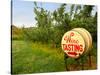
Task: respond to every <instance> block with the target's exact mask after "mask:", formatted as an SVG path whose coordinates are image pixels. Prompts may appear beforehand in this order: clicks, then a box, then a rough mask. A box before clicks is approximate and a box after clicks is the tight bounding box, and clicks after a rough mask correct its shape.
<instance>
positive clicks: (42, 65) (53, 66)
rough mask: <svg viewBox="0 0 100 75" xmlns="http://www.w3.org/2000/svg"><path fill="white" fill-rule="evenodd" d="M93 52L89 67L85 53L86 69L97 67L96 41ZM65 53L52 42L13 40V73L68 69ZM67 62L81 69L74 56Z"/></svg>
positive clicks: (70, 66) (69, 65)
mask: <svg viewBox="0 0 100 75" xmlns="http://www.w3.org/2000/svg"><path fill="white" fill-rule="evenodd" d="M91 53H92V58H91V60H92V61H91V62H92V63H91V64H92V66H91V67H89V63H88V56H87V55H85V56H84V70H92V69H96V68H97V56H96V55H97V54H96V53H97V48H96V43H94V44H93V49H92V50H91ZM63 54H64V53H63V51H62V50H61V49H60V48H52V46H51V45H50V44H43V43H37V42H35V43H33V42H29V41H21V40H12V73H13V74H25V73H42V72H59V71H66V67H65V61H64V55H63ZM80 60H81V59H80ZM80 60H79V61H80ZM67 64H68V65H67V67H68V68H70V70H71V71H75V70H81V66H80V65H79V64H81V62H80V63H77V62H76V61H75V60H74V59H72V58H69V59H68V60H67ZM77 65H79V66H77ZM75 66H77V67H75Z"/></svg>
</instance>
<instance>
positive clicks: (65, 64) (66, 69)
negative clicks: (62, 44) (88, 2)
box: [64, 53, 69, 71]
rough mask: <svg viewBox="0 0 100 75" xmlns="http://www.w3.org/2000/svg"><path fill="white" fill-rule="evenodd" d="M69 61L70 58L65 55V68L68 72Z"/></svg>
mask: <svg viewBox="0 0 100 75" xmlns="http://www.w3.org/2000/svg"><path fill="white" fill-rule="evenodd" d="M67 59H68V56H67V55H66V54H65V53H64V61H65V67H66V71H69V69H68V66H67V65H68V64H67Z"/></svg>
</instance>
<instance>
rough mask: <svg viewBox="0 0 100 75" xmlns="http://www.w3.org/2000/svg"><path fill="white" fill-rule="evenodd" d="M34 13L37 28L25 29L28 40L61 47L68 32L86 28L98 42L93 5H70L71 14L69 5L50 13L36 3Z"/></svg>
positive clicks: (63, 5)
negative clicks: (63, 37)
mask: <svg viewBox="0 0 100 75" xmlns="http://www.w3.org/2000/svg"><path fill="white" fill-rule="evenodd" d="M34 5H35V7H34V13H35V15H36V16H35V20H36V22H37V23H36V27H33V28H31V29H30V28H29V29H26V28H23V31H24V34H25V35H24V37H26V39H28V40H31V41H34V42H35V41H36V42H42V43H51V44H52V45H53V46H56V47H57V46H58V47H59V46H60V42H61V39H62V36H63V34H64V33H65V32H67V31H68V30H71V29H72V28H75V27H83V28H86V29H87V30H88V31H89V32H90V33H91V34H92V37H93V41H96V40H97V38H96V37H97V12H95V13H94V15H93V14H92V12H93V11H94V7H95V6H93V5H74V4H72V5H70V12H68V11H67V10H66V7H67V6H68V5H67V4H62V5H61V6H60V7H59V8H57V9H56V10H54V11H53V12H50V11H48V10H46V9H44V8H42V7H39V6H38V4H37V3H36V2H34Z"/></svg>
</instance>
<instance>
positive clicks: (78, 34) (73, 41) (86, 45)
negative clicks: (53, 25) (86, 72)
mask: <svg viewBox="0 0 100 75" xmlns="http://www.w3.org/2000/svg"><path fill="white" fill-rule="evenodd" d="M61 46H62V50H63V51H64V52H65V53H66V54H67V55H68V56H69V57H72V58H78V57H80V56H81V55H83V54H85V53H87V52H88V51H89V50H90V48H91V47H92V37H91V34H90V33H89V32H88V31H87V30H86V29H84V28H74V29H72V30H70V31H68V32H66V33H65V34H64V36H63V37H62V41H61Z"/></svg>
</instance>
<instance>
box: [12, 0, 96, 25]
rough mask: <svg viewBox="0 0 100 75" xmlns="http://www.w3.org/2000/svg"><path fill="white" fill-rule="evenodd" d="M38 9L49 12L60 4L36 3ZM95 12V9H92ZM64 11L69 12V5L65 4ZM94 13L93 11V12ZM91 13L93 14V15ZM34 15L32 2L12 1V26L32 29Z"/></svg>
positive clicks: (34, 22)
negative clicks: (41, 8)
mask: <svg viewBox="0 0 100 75" xmlns="http://www.w3.org/2000/svg"><path fill="white" fill-rule="evenodd" d="M37 4H38V6H39V7H41V6H42V7H43V8H44V9H46V10H49V11H50V12H53V11H54V10H55V9H57V8H59V7H60V5H61V3H52V2H51V3H47V2H43V3H41V2H38V3H37ZM94 10H96V8H94ZM66 11H67V12H69V11H70V4H67V7H66ZM94 12H95V11H94ZM94 12H93V13H94ZM34 18H35V14H34V1H18V0H13V1H12V24H13V25H15V26H17V27H23V26H24V27H32V26H35V24H36V21H35V19H34Z"/></svg>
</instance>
